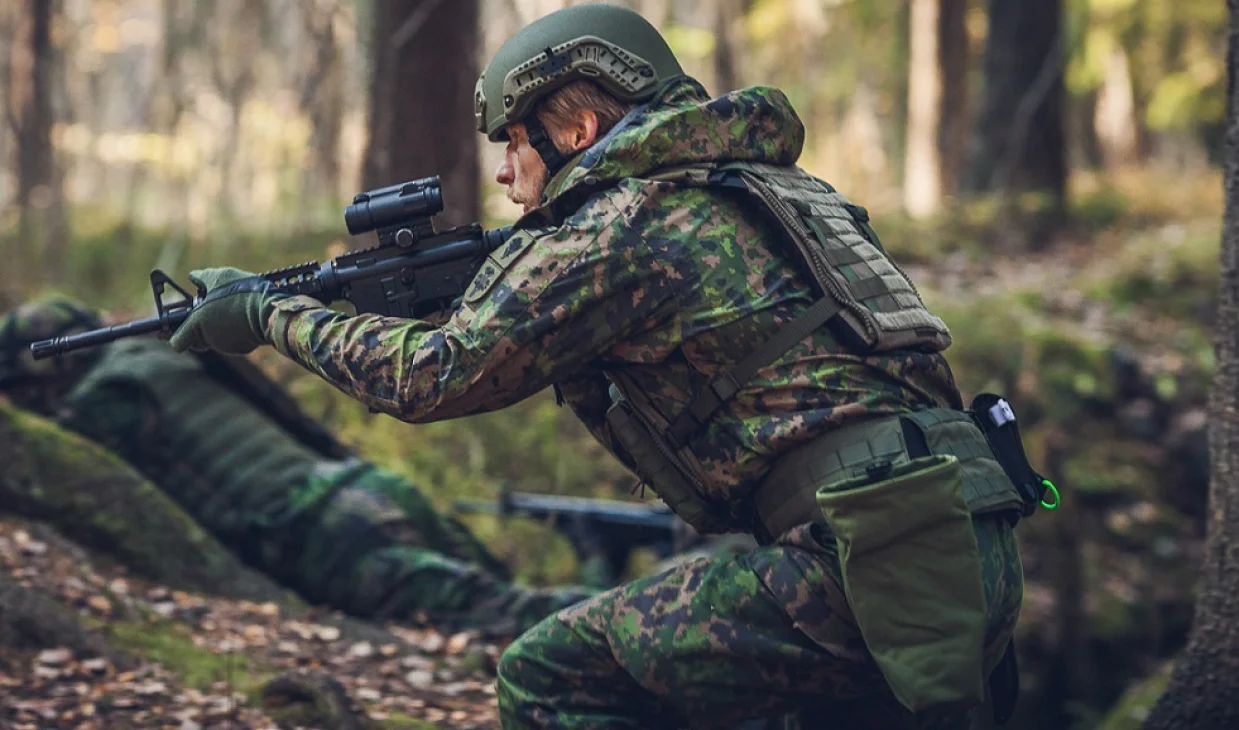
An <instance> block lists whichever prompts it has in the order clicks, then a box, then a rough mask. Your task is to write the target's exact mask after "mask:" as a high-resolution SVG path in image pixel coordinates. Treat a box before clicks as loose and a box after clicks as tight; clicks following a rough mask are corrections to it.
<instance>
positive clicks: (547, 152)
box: [525, 114, 568, 180]
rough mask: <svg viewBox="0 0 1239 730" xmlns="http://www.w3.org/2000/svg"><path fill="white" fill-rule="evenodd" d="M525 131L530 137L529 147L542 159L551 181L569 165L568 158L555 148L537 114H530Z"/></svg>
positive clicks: (526, 120) (547, 176)
mask: <svg viewBox="0 0 1239 730" xmlns="http://www.w3.org/2000/svg"><path fill="white" fill-rule="evenodd" d="M525 131H526V133H527V134H528V135H529V146H530V147H533V149H534V151H535V152H537V153H538V156H539V157H541V158H542V164H544V165H546V173H547V174H546V179H548V180H550V179H551V178H553V177H555V175H556V174H557V173H558V172H559V171H560V170H562V169H563V167H564V165H566V164H568V158H567V157H564V156H563V155H561V154H560V153H559V150H558V149H556V148H555V143H554V142H553V141H551V135H550V134H548V133H547V131H546V127H545V126H543V124H542V120H541V119H538V115H537V114H530V115H529V118H527V119H525Z"/></svg>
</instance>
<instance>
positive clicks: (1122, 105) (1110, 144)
mask: <svg viewBox="0 0 1239 730" xmlns="http://www.w3.org/2000/svg"><path fill="white" fill-rule="evenodd" d="M1136 114H1137V109H1136V96H1135V89H1134V87H1133V85H1132V77H1131V65H1130V63H1129V62H1128V58H1127V52H1126V51H1124V50H1123V47H1122V46H1118V47H1116V48H1114V50H1112V51H1111V52H1110V57H1109V58H1108V59H1107V60H1106V72H1105V76H1104V77H1103V79H1102V83H1101V89H1099V90H1098V92H1097V106H1096V107H1095V109H1094V111H1093V127H1094V129H1095V130H1096V136H1097V141H1098V143H1099V146H1100V147H1101V156H1102V160H1103V162H1104V163H1105V165H1106V167H1107V168H1110V169H1112V170H1113V169H1117V168H1120V167H1123V166H1124V165H1129V164H1131V163H1133V162H1135V161H1136V159H1137V154H1138V152H1139V149H1138V145H1139V136H1140V131H1139V128H1140V125H1139V123H1138V121H1137V119H1136Z"/></svg>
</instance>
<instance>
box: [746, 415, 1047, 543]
mask: <svg viewBox="0 0 1239 730" xmlns="http://www.w3.org/2000/svg"><path fill="white" fill-rule="evenodd" d="M928 454H935V455H945V454H950V455H952V456H955V457H956V458H957V459H959V462H960V466H961V469H962V471H963V489H964V502H965V503H966V504H967V505H968V509H969V510H970V511H971V512H972V513H973V514H986V513H990V512H1001V511H1007V510H1010V511H1012V512H1013V513H1014V514H1018V512H1019V510H1020V508H1021V507H1022V506H1023V501H1022V500H1021V499H1020V495H1019V492H1018V491H1016V489H1015V486H1014V485H1013V484H1011V481H1010V480H1009V479H1008V478H1007V475H1006V472H1004V471H1003V469H1002V467H1001V466H1000V465H999V464H998V462H997V461H996V460H995V459H994V457H993V454H992V453H991V451H990V448H989V444H988V443H987V442H986V440H985V436H984V435H983V434H982V433H981V431H980V429H978V428H977V427H976V425H974V424H973V423H972V419H971V416H969V415H968V413H966V412H964V411H956V410H951V409H947V408H930V409H926V410H921V411H913V412H910V413H905V414H903V415H902V416H886V417H882V418H875V419H872V420H868V421H864V422H861V423H857V424H855V425H852V426H845V427H843V428H839V429H836V430H834V431H831V432H829V433H827V434H824V435H823V436H821V437H819V438H817V439H815V440H813V441H810V442H809V443H808V444H805V445H804V446H801V447H800V448H798V449H796V450H795V451H793V452H791V453H790V454H787V455H785V456H783V457H780V458H779V459H778V461H776V462H775V465H774V467H772V468H771V470H770V472H769V473H768V474H767V475H766V477H765V478H764V479H763V480H762V483H761V484H760V485H759V486H758V488H757V490H756V491H755V492H754V494H753V503H754V508H755V511H756V514H757V516H758V519H759V520H760V522H761V526H762V527H763V528H764V529H765V530H766V532H767V536H768V537H769V538H774V537H777V536H778V535H780V534H782V533H783V532H786V531H787V530H788V529H790V528H792V527H795V526H796V525H799V524H803V523H805V522H824V517H823V516H822V512H821V510H820V509H819V508H818V504H817V500H816V493H817V490H818V489H819V488H821V487H823V486H825V485H827V484H831V483H833V482H838V481H841V480H844V479H849V478H854V477H860V476H864V475H865V474H866V471H867V469H868V468H869V467H874V466H877V465H880V464H882V462H889V463H890V464H891V465H899V464H903V463H906V462H908V461H910V460H911V459H913V458H916V457H918V456H925V455H928Z"/></svg>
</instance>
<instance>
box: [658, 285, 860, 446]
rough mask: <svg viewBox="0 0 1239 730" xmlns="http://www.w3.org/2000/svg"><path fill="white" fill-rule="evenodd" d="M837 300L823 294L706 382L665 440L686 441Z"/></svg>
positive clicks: (833, 309) (834, 309)
mask: <svg viewBox="0 0 1239 730" xmlns="http://www.w3.org/2000/svg"><path fill="white" fill-rule="evenodd" d="M839 310H840V306H839V303H838V302H836V301H835V300H834V298H832V297H829V296H828V297H823V298H822V299H819V300H818V301H817V302H816V303H815V304H814V305H813V306H811V307H809V308H808V309H806V310H805V311H803V312H801V313H800V316H798V317H796V319H794V320H792V321H791V322H790V323H788V324H787V325H785V326H784V327H783V328H782V329H780V330H779V331H778V332H776V333H774V335H772V336H771V337H770V339H768V340H766V341H765V342H763V343H762V344H761V346H760V347H758V348H757V349H756V350H753V351H752V352H750V353H749V354H748V355H747V356H746V357H745V358H744V359H743V360H741V361H740V363H739V364H738V365H736V366H735V367H734V368H732V369H731V370H730V371H729V372H726V373H723V374H722V375H720V376H719V377H717V378H715V379H714V380H712V381H710V383H709V385H707V386H706V387H705V388H702V389H701V392H699V393H698V394H697V396H696V397H695V398H693V400H692V402H691V403H689V404H688V407H687V408H685V409H684V411H683V412H681V413H680V415H679V416H677V417H676V419H675V421H673V422H672V423H671V428H670V429H669V431H668V434H667V436H668V439H669V440H670V441H671V443H672V445H673V446H675V448H677V449H678V448H681V447H682V446H684V444H686V443H688V439H689V438H690V437H691V436H692V435H693V432H694V431H696V430H697V429H698V428H700V427H701V425H702V424H704V423H705V422H706V421H707V420H709V418H710V416H712V415H714V412H715V411H717V410H718V409H719V408H720V407H721V406H722V405H723V404H724V403H726V402H727V401H728V400H730V399H731V398H732V396H734V395H735V394H736V393H738V392H739V391H740V389H741V388H742V387H744V384H745V383H747V382H748V381H749V380H751V379H752V377H753V376H754V375H756V374H757V371H758V370H760V369H761V368H762V367H764V366H766V365H769V364H770V363H772V362H774V361H775V360H777V359H778V358H779V356H780V355H782V354H784V353H785V352H787V351H788V350H790V349H792V348H793V347H795V346H796V345H797V344H798V343H799V342H800V341H801V340H803V339H804V338H805V337H808V336H809V333H811V332H813V331H814V330H816V329H817V328H818V327H820V326H822V325H823V324H825V323H826V322H827V321H828V320H830V318H831V317H834V316H835V315H836V314H838V313H839Z"/></svg>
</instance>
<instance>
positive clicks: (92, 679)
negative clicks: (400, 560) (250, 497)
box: [0, 519, 501, 730]
mask: <svg viewBox="0 0 1239 730" xmlns="http://www.w3.org/2000/svg"><path fill="white" fill-rule="evenodd" d="M0 567H2V569H3V574H4V575H5V576H8V577H9V579H10V580H11V581H12V582H14V583H16V584H18V585H19V586H21V587H23V588H25V589H29V590H32V591H36V592H38V593H40V594H43V595H46V596H50V597H52V598H54V599H56V600H57V601H58V602H59V603H60V604H62V605H63V606H65V607H67V608H68V609H70V610H71V611H74V612H76V613H77V614H78V615H79V618H80V620H81V621H82V623H83V624H84V625H86V626H91V627H95V628H96V629H97V630H98V631H100V632H101V633H102V634H103V638H104V640H105V641H106V642H107V645H108V646H109V647H112V648H114V649H116V650H118V652H119V654H118V655H113V656H107V655H100V653H93V652H88V651H87V652H83V651H81V650H79V651H76V652H75V651H74V650H73V649H71V648H69V647H64V646H44V647H30V648H28V650H25V651H16V652H8V651H6V653H5V655H4V659H3V661H0V728H3V730H42V729H43V728H75V729H78V730H94V729H96V728H98V729H100V730H104V729H106V730H113V729H116V730H128V729H131V728H132V729H137V728H175V729H176V730H201V729H206V728H219V729H223V728H238V729H240V728H254V729H255V730H260V729H261V730H266V729H274V728H276V727H322V728H341V729H344V728H349V729H352V728H358V729H360V728H366V729H373V728H411V729H417V728H429V727H441V728H457V729H460V730H464V729H466V728H476V729H481V728H495V727H498V722H497V719H496V714H495V702H494V683H493V671H494V666H495V662H496V660H497V659H498V656H499V653H500V651H501V647H500V646H497V645H494V644H491V643H484V642H482V641H479V640H478V639H477V638H476V637H475V636H473V635H471V634H468V633H461V634H456V635H453V636H444V635H442V634H439V633H436V632H434V631H429V630H417V629H410V628H405V627H401V626H396V625H392V626H387V627H385V628H386V630H387V631H388V632H390V634H391V635H392V636H394V637H396V638H397V639H399V641H393V642H392V643H378V644H376V643H374V642H371V641H366V640H361V641H357V640H353V639H349V638H345V637H344V636H343V635H342V634H341V631H340V630H339V629H338V628H336V627H335V626H332V625H329V624H326V623H322V624H320V623H315V622H313V621H310V620H304V619H289V618H286V617H284V616H282V615H281V609H280V607H279V606H277V605H276V604H274V603H264V604H259V603H253V602H248V601H235V600H227V599H221V598H216V597H210V596H202V595H195V594H191V593H185V592H181V591H171V590H168V589H167V588H164V587H162V586H160V585H157V584H154V583H151V582H150V581H146V580H142V579H139V578H135V577H133V576H131V575H129V574H127V573H126V572H125V571H124V570H122V569H120V568H118V567H114V566H108V565H102V564H94V563H93V561H92V560H91V559H90V558H89V556H88V555H87V554H86V553H85V552H84V551H83V550H82V549H80V548H78V547H77V546H76V545H74V544H73V543H71V542H69V541H68V540H66V539H64V538H63V537H61V536H59V535H57V534H56V533H54V532H52V531H51V530H49V529H48V528H45V527H42V526H41V525H37V524H31V523H25V522H22V521H16V520H8V519H5V520H0ZM328 677H330V678H333V679H334V680H335V681H331V680H330V679H327V678H328Z"/></svg>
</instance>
